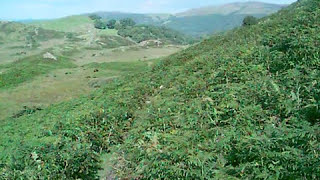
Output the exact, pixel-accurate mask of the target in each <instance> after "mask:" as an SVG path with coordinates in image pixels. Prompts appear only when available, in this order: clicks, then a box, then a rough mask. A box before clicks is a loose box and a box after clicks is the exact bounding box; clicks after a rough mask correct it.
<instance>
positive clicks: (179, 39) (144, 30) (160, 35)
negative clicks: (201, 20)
mask: <svg viewBox="0 0 320 180" xmlns="http://www.w3.org/2000/svg"><path fill="white" fill-rule="evenodd" d="M118 34H119V35H120V36H122V37H130V38H131V39H132V40H134V41H136V42H138V43H140V42H142V41H147V40H160V41H161V42H162V43H167V44H189V43H192V41H193V40H192V38H191V37H188V36H186V35H183V34H181V33H180V32H178V31H174V30H171V29H169V28H166V27H158V26H151V25H138V26H129V27H124V28H121V29H119V31H118Z"/></svg>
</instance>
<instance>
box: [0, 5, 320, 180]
mask: <svg viewBox="0 0 320 180" xmlns="http://www.w3.org/2000/svg"><path fill="white" fill-rule="evenodd" d="M319 23H320V2H319V1H318V0H302V1H299V2H298V3H295V4H294V5H292V6H290V7H289V8H287V9H285V10H282V11H280V12H279V13H277V14H275V15H272V16H271V17H268V18H265V19H262V20H261V21H260V23H259V24H258V25H254V26H249V27H244V28H239V29H236V30H234V31H232V32H228V33H226V34H224V35H220V36H214V37H212V38H211V39H208V40H205V41H204V42H202V43H200V44H198V45H196V46H194V47H191V48H189V49H187V50H184V51H182V52H180V53H178V54H175V55H173V56H170V57H168V58H166V59H165V60H164V61H161V62H160V63H159V64H158V65H156V66H155V67H153V68H152V69H150V70H149V71H146V72H144V73H141V74H136V75H132V76H129V77H126V78H125V79H123V80H116V81H114V82H111V83H109V84H107V87H106V88H104V89H103V90H100V91H98V92H95V93H93V94H92V95H91V96H88V97H83V98H80V99H78V100H73V101H71V102H66V103H62V104H59V105H54V106H52V107H49V108H47V109H45V110H43V111H39V112H35V113H33V114H31V115H26V116H22V117H20V118H16V119H7V120H5V121H3V122H0V132H1V136H0V143H1V144H0V151H1V152H2V153H1V156H0V158H1V163H0V168H1V171H0V172H1V173H0V178H2V179H18V178H19V179H28V178H30V179H61V178H65V179H78V178H80V179H95V178H98V175H97V172H98V170H99V167H100V166H101V162H100V157H101V155H102V154H105V153H108V156H107V157H110V158H108V159H107V160H106V164H107V165H108V167H107V168H106V169H108V170H106V171H104V172H105V173H107V176H109V177H118V178H123V179H211V178H213V179H319V178H320V158H319V155H320V154H319V152H320V127H319V120H320V110H319V106H320V83H319V81H320V68H319V67H320V55H319V52H320V46H319V42H320V36H319V34H320V29H319V26H320V24H319ZM137 77H139V78H137Z"/></svg>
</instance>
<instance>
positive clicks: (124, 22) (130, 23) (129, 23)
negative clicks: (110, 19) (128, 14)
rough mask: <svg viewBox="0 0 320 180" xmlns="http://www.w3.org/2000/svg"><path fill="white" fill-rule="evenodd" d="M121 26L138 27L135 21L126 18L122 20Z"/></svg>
mask: <svg viewBox="0 0 320 180" xmlns="http://www.w3.org/2000/svg"><path fill="white" fill-rule="evenodd" d="M120 24H121V25H122V26H124V27H127V26H134V25H136V22H134V20H133V19H130V18H125V19H121V20H120Z"/></svg>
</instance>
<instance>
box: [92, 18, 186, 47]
mask: <svg viewBox="0 0 320 180" xmlns="http://www.w3.org/2000/svg"><path fill="white" fill-rule="evenodd" d="M89 17H90V18H91V19H92V20H94V21H95V23H94V26H95V27H96V28H97V29H117V30H118V35H120V36H122V37H128V38H131V39H132V40H134V41H135V42H138V43H140V42H142V41H146V40H159V39H160V40H162V41H163V42H169V43H173V44H188V43H190V42H192V39H191V38H190V37H187V36H185V35H184V34H182V33H180V32H178V31H174V30H172V29H169V28H166V27H157V26H152V25H137V23H136V22H135V21H134V20H133V19H131V18H125V19H121V20H119V21H117V20H115V19H111V20H109V21H106V22H104V21H103V20H102V18H101V17H100V16H97V15H91V16H89Z"/></svg>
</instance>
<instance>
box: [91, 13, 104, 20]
mask: <svg viewBox="0 0 320 180" xmlns="http://www.w3.org/2000/svg"><path fill="white" fill-rule="evenodd" d="M89 18H90V19H92V20H99V19H102V18H101V17H100V16H98V15H96V14H92V15H90V16H89Z"/></svg>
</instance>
